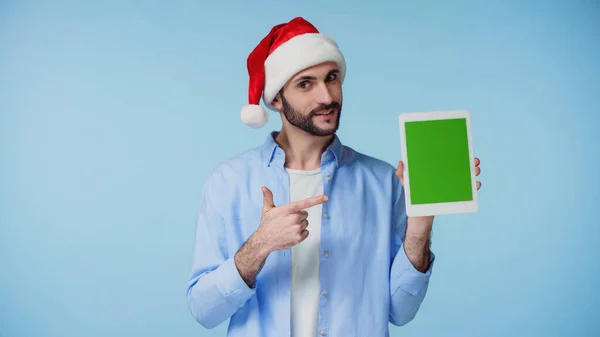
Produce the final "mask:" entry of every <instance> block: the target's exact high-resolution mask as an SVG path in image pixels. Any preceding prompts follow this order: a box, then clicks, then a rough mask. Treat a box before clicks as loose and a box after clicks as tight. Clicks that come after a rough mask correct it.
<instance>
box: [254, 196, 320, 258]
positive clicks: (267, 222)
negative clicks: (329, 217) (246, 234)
mask: <svg viewBox="0 0 600 337" xmlns="http://www.w3.org/2000/svg"><path fill="white" fill-rule="evenodd" d="M262 191H263V209H262V218H261V221H260V225H259V227H258V230H257V231H256V234H255V236H256V238H257V239H258V240H259V241H260V242H262V243H263V244H264V246H265V247H266V248H267V250H268V251H269V252H271V251H275V250H282V249H287V248H290V247H292V246H294V245H297V244H299V243H300V242H302V241H304V240H305V239H306V238H307V237H308V229H307V227H308V220H307V218H308V212H307V211H306V210H305V209H306V208H310V207H312V206H315V205H319V204H323V203H325V202H326V201H327V200H329V198H328V197H327V196H325V195H320V196H316V197H312V198H307V199H304V200H300V201H296V202H291V203H289V204H287V205H282V206H279V207H277V206H275V204H274V203H273V193H271V191H270V190H269V189H268V188H266V187H263V188H262Z"/></svg>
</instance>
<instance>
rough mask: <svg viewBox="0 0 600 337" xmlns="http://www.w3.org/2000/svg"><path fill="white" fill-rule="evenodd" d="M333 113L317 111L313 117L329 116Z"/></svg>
mask: <svg viewBox="0 0 600 337" xmlns="http://www.w3.org/2000/svg"><path fill="white" fill-rule="evenodd" d="M333 111H334V109H329V110H324V111H319V112H316V113H315V115H316V116H329V115H332V114H333Z"/></svg>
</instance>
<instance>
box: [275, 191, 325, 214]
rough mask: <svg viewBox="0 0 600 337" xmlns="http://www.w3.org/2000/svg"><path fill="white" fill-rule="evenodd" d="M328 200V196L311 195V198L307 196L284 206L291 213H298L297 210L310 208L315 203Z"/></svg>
mask: <svg viewBox="0 0 600 337" xmlns="http://www.w3.org/2000/svg"><path fill="white" fill-rule="evenodd" d="M327 200H329V197H328V196H326V195H319V196H316V197H310V198H306V199H304V200H300V201H296V202H291V203H289V204H287V205H285V206H282V207H284V208H285V210H286V211H288V212H290V213H296V212H300V211H301V210H303V209H306V208H310V207H312V206H315V205H319V204H323V203H325V202H327Z"/></svg>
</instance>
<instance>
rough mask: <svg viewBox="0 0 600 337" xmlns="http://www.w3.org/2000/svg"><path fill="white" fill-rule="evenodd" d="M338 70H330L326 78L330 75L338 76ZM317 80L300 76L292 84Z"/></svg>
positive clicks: (307, 76) (312, 77)
mask: <svg viewBox="0 0 600 337" xmlns="http://www.w3.org/2000/svg"><path fill="white" fill-rule="evenodd" d="M339 73H340V70H339V69H332V70H330V71H329V72H328V73H327V76H329V75H332V74H339ZM316 79H317V78H316V77H315V76H309V75H305V76H300V77H298V78H297V79H295V80H294V82H301V81H307V80H316Z"/></svg>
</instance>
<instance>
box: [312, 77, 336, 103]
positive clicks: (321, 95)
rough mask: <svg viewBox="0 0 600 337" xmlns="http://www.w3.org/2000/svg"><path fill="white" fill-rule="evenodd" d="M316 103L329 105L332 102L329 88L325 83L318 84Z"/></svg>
mask: <svg viewBox="0 0 600 337" xmlns="http://www.w3.org/2000/svg"><path fill="white" fill-rule="evenodd" d="M316 98H317V102H318V103H319V104H324V105H327V104H330V103H331V102H333V98H332V97H331V93H330V92H329V86H327V84H326V83H323V82H321V83H319V87H318V88H317V97H316Z"/></svg>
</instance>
